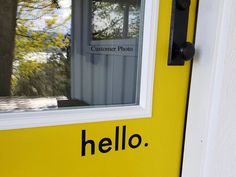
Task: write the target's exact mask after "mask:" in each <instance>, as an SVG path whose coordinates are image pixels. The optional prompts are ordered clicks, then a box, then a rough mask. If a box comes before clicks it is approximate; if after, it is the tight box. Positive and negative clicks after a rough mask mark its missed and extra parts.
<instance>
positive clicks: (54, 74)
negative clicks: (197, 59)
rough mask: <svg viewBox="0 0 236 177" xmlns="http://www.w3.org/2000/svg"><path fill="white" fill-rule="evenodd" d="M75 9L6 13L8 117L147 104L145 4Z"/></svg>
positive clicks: (86, 2)
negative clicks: (143, 90)
mask: <svg viewBox="0 0 236 177" xmlns="http://www.w3.org/2000/svg"><path fill="white" fill-rule="evenodd" d="M73 3H74V5H73V6H74V7H76V8H74V10H75V11H74V12H73V13H72V8H71V7H72V0H53V1H52V0H37V1H33V0H18V2H17V3H15V4H14V3H8V5H7V6H8V8H7V9H6V8H1V6H0V13H1V15H0V23H1V24H4V25H3V26H4V27H3V28H1V29H0V112H15V111H17V112H18V111H39V110H48V109H58V108H60V109H62V108H64V107H81V106H83V107H84V106H88V107H97V106H114V105H115V106H120V105H135V104H138V103H139V96H138V95H139V80H140V72H141V71H140V68H141V67H140V63H141V58H140V56H141V52H142V51H140V50H139V49H140V48H142V47H140V46H142V40H140V39H142V35H141V34H142V25H143V24H141V21H142V20H141V18H142V14H141V9H142V5H141V0H80V1H79V0H78V1H76V0H75V1H73ZM16 7H17V8H16ZM14 12H15V14H16V16H14V15H13V16H12V14H14ZM72 14H74V18H73V19H74V21H73V22H72V18H71V17H72ZM71 26H73V28H74V29H73V30H72V28H71ZM71 31H73V34H71ZM72 36H73V38H72ZM3 44H4V45H3ZM72 44H73V48H72V47H71V46H72Z"/></svg>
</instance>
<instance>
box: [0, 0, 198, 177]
mask: <svg viewBox="0 0 236 177" xmlns="http://www.w3.org/2000/svg"><path fill="white" fill-rule="evenodd" d="M171 2H172V1H171V0H160V12H159V22H158V23H159V30H158V45H157V59H156V69H155V86H154V98H153V103H154V104H153V117H152V118H151V119H150V118H144V119H137V120H121V121H113V122H100V123H89V124H79V125H67V126H58V127H45V128H33V129H21V130H11V131H0V177H178V176H179V173H180V164H181V156H182V144H183V132H184V122H185V110H186V100H187V92H188V84H189V70H190V63H187V64H186V65H185V66H184V67H183V66H174V67H173V66H167V56H168V46H169V44H168V43H169V32H170V17H171ZM195 10H196V0H192V4H191V15H190V23H189V34H188V39H189V41H191V40H192V36H193V32H194V20H195ZM117 126H119V131H120V136H119V137H120V144H119V149H118V150H117V151H116V150H115V131H116V127H117ZM123 126H126V137H127V138H126V141H127V142H126V148H125V149H124V150H122V147H121V146H122V145H121V144H122V142H121V139H122V128H123ZM82 130H86V140H94V141H95V154H94V155H91V148H90V146H89V145H87V146H86V155H85V156H82V155H81V151H82V149H81V142H82V139H81V136H82ZM133 134H139V135H140V136H141V137H142V144H141V145H140V146H139V147H138V148H136V149H132V148H130V147H129V145H128V138H129V137H130V136H132V135H133ZM105 137H109V138H111V139H112V144H113V145H112V149H111V151H110V152H108V153H101V152H100V151H99V149H98V143H99V141H100V140H101V139H102V138H105ZM132 143H133V144H136V143H137V138H134V139H133V142H132ZM146 143H148V145H147V144H146ZM145 145H147V146H145ZM103 148H104V149H106V147H103Z"/></svg>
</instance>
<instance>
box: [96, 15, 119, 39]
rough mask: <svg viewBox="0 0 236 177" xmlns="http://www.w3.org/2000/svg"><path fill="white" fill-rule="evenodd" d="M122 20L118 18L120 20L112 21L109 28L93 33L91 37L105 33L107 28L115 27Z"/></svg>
mask: <svg viewBox="0 0 236 177" xmlns="http://www.w3.org/2000/svg"><path fill="white" fill-rule="evenodd" d="M122 19H123V18H120V19H118V20H116V21H114V20H112V21H111V25H110V26H108V27H106V28H104V29H102V30H99V31H97V32H94V33H93V35H94V36H96V35H98V34H100V33H104V32H105V31H107V30H108V29H109V28H112V27H114V26H115V25H116V24H117V23H118V22H120V21H121V20H122Z"/></svg>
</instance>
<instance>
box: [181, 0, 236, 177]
mask: <svg viewBox="0 0 236 177" xmlns="http://www.w3.org/2000/svg"><path fill="white" fill-rule="evenodd" d="M196 47H197V51H198V52H197V56H196V58H195V59H196V60H195V61H194V67H193V76H192V84H191V94H190V104H189V114H188V121H187V135H186V143H185V153H184V165H183V174H182V176H183V177H236V1H235V0H200V6H199V19H198V28H197V38H196Z"/></svg>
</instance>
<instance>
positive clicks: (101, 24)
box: [92, 0, 140, 40]
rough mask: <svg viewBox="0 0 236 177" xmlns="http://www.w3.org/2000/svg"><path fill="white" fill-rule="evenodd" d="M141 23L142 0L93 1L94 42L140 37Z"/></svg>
mask: <svg viewBox="0 0 236 177" xmlns="http://www.w3.org/2000/svg"><path fill="white" fill-rule="evenodd" d="M139 23H140V0H136V1H135V0H134V1H123V0H119V1H112V0H110V1H100V0H93V1H92V35H93V40H102V39H121V38H135V37H138V34H139Z"/></svg>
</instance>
